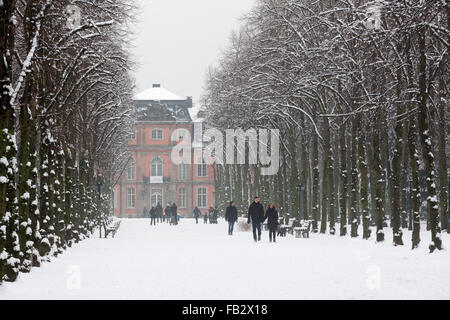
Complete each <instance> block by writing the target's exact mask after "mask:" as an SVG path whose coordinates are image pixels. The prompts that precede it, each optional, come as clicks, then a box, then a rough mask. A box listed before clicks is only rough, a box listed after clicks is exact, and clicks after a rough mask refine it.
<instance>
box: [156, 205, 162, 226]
mask: <svg viewBox="0 0 450 320" xmlns="http://www.w3.org/2000/svg"><path fill="white" fill-rule="evenodd" d="M162 212H163V208H162V205H161V203H159V202H158V204H157V205H156V217H157V219H158V223H159V222H162Z"/></svg>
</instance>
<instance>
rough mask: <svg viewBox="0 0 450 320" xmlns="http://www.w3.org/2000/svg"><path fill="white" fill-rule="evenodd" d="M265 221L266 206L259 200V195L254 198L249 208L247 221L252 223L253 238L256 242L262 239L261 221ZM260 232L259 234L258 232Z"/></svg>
mask: <svg viewBox="0 0 450 320" xmlns="http://www.w3.org/2000/svg"><path fill="white" fill-rule="evenodd" d="M263 221H264V207H263V205H262V204H261V203H260V202H259V197H255V198H254V199H253V202H252V204H251V205H250V207H249V208H248V220H247V223H248V224H250V222H251V223H252V229H253V240H255V242H258V241H261V223H262V222H263ZM256 232H258V235H257V234H256Z"/></svg>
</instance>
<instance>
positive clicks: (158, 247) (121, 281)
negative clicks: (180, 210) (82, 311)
mask: <svg viewBox="0 0 450 320" xmlns="http://www.w3.org/2000/svg"><path fill="white" fill-rule="evenodd" d="M387 236H388V237H390V235H387ZM409 237H410V234H409V233H408V232H407V233H406V235H405V240H407V241H408V243H407V245H406V246H404V247H400V248H395V247H393V246H392V245H391V244H390V242H389V241H388V242H386V243H383V244H376V243H375V242H374V241H363V240H362V239H349V238H340V237H337V236H335V237H331V236H328V235H312V237H311V238H310V239H296V238H294V237H292V236H288V237H287V238H279V239H278V242H277V243H269V241H268V233H267V232H264V234H263V241H261V242H260V243H254V242H253V241H252V237H251V234H250V233H247V232H236V234H235V235H234V236H233V237H229V236H228V235H227V229H226V225H225V222H223V221H220V222H219V224H218V225H204V224H203V222H202V223H201V224H199V225H196V224H195V223H194V221H193V220H185V219H183V220H181V221H180V224H179V225H178V226H176V227H173V226H169V225H167V224H163V225H158V226H156V227H151V226H150V225H149V220H124V221H123V222H122V225H121V227H120V229H119V231H118V233H117V235H116V238H115V239H111V238H109V239H99V238H98V234H95V235H94V237H93V238H91V239H88V240H86V241H84V242H82V243H80V244H77V245H76V246H75V247H74V248H71V249H69V250H68V251H67V252H66V253H64V254H63V255H62V256H60V257H58V258H57V259H54V261H53V262H51V263H48V264H45V265H44V266H43V267H42V268H35V269H33V270H32V272H31V273H30V274H21V275H20V278H19V280H18V281H17V282H16V283H7V284H4V285H1V286H0V300H3V299H194V300H198V299H220V300H223V299H257V300H262V299H275V300H277V299H317V298H323V299H394V298H395V299H431V298H433V299H450V254H449V251H446V250H445V251H441V252H438V253H434V254H431V255H430V254H428V250H427V248H426V247H427V246H428V243H429V235H428V233H426V232H425V233H424V234H423V237H424V239H423V242H422V247H421V248H420V249H418V250H415V251H411V250H410V245H409ZM443 237H444V239H443V241H444V245H446V246H450V237H449V235H447V234H445V235H443Z"/></svg>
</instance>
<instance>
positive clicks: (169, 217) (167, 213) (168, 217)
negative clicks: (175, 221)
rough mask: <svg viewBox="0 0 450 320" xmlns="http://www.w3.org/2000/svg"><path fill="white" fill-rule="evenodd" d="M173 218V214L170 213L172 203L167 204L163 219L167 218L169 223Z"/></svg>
mask: <svg viewBox="0 0 450 320" xmlns="http://www.w3.org/2000/svg"><path fill="white" fill-rule="evenodd" d="M170 219H171V214H170V203H168V204H167V206H166V207H165V209H164V215H163V220H166V221H167V223H169V222H170Z"/></svg>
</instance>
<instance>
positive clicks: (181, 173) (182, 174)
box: [178, 163, 187, 180]
mask: <svg viewBox="0 0 450 320" xmlns="http://www.w3.org/2000/svg"><path fill="white" fill-rule="evenodd" d="M186 171H187V170H186V164H185V163H180V164H179V165H178V180H186Z"/></svg>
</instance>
